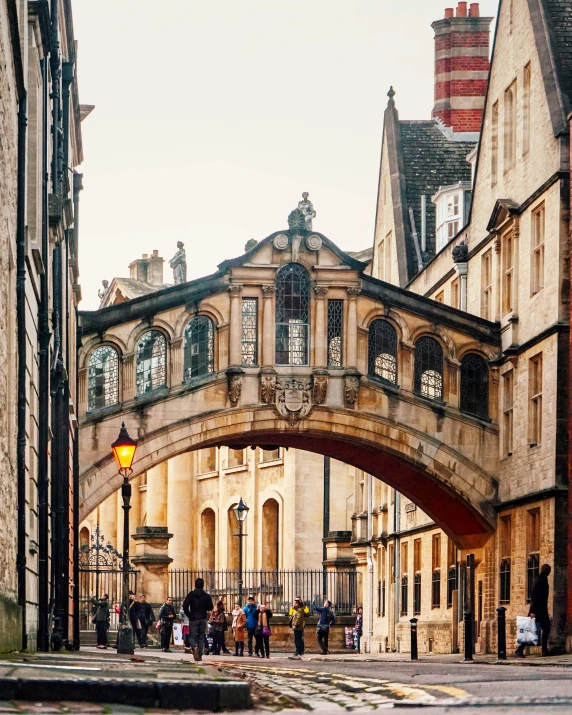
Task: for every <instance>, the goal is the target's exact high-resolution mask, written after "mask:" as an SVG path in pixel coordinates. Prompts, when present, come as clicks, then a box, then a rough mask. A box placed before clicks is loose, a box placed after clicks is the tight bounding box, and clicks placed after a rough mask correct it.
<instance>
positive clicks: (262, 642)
mask: <svg viewBox="0 0 572 715" xmlns="http://www.w3.org/2000/svg"><path fill="white" fill-rule="evenodd" d="M271 618H272V611H271V610H270V604H266V605H263V604H260V606H259V607H258V623H257V624H256V633H255V637H256V646H255V651H254V652H255V655H256V656H257V657H259V658H264V655H266V657H267V658H268V659H269V658H270V636H271V635H272V630H271V629H270V619H271Z"/></svg>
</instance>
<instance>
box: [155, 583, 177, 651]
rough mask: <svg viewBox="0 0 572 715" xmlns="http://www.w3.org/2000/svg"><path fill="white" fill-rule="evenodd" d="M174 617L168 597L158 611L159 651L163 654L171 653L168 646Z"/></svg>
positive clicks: (170, 599) (171, 600) (171, 603)
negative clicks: (159, 623)
mask: <svg viewBox="0 0 572 715" xmlns="http://www.w3.org/2000/svg"><path fill="white" fill-rule="evenodd" d="M175 615H176V614H175V609H174V608H173V599H172V598H171V597H170V596H169V597H168V598H167V600H166V601H165V603H164V604H163V605H162V606H161V610H160V611H159V621H160V622H161V650H162V651H163V653H171V648H170V647H169V646H170V645H171V635H172V634H173V623H174V620H175Z"/></svg>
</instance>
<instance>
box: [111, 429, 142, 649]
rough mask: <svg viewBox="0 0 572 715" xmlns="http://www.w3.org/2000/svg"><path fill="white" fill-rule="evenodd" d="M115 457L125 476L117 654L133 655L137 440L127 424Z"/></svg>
mask: <svg viewBox="0 0 572 715" xmlns="http://www.w3.org/2000/svg"><path fill="white" fill-rule="evenodd" d="M111 449H112V450H113V456H114V457H115V461H116V462H117V466H118V467H119V473H120V474H121V475H122V476H123V484H122V485H121V497H122V498H123V594H122V599H121V600H122V604H123V605H122V608H121V624H120V625H119V633H118V635H117V652H118V653H129V654H131V655H132V654H133V653H134V652H135V648H134V645H133V629H132V628H131V624H130V623H129V509H131V504H130V502H131V484H129V475H130V474H131V473H132V472H133V470H132V469H131V465H132V464H133V459H134V458H135V451H136V449H137V440H135V439H131V437H130V436H129V433H128V432H127V429H126V428H125V422H123V423H122V425H121V429H120V430H119V437H118V438H117V439H116V440H115V442H114V443H113V444H112V445H111Z"/></svg>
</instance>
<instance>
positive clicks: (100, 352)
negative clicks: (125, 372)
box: [87, 345, 119, 412]
mask: <svg viewBox="0 0 572 715" xmlns="http://www.w3.org/2000/svg"><path fill="white" fill-rule="evenodd" d="M118 402H119V355H118V354H117V350H115V348H112V347H111V346H110V345H103V346H102V347H100V348H96V349H95V350H94V351H93V352H92V353H91V355H90V357H89V363H88V368H87V409H88V412H90V411H92V410H99V409H102V408H103V407H109V406H110V405H115V404H117V403H118Z"/></svg>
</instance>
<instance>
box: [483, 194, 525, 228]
mask: <svg viewBox="0 0 572 715" xmlns="http://www.w3.org/2000/svg"><path fill="white" fill-rule="evenodd" d="M518 208H519V206H518V204H517V203H515V202H514V201H513V200H512V199H497V201H496V203H495V206H494V208H493V210H492V212H491V217H490V219H489V222H488V224H487V231H488V232H489V233H491V232H492V231H495V230H496V229H497V228H498V227H499V226H502V224H503V223H504V222H505V221H506V220H507V219H508V218H509V216H511V215H512V214H516V213H518Z"/></svg>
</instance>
